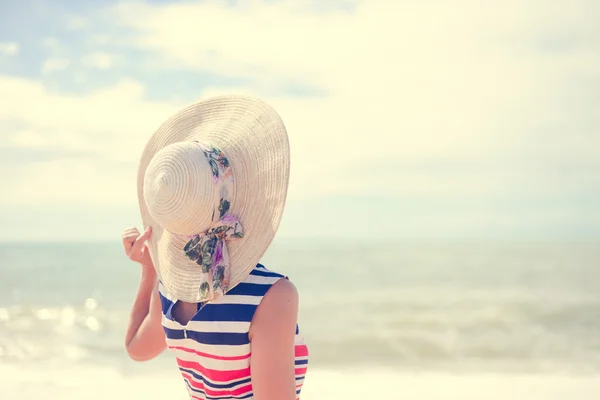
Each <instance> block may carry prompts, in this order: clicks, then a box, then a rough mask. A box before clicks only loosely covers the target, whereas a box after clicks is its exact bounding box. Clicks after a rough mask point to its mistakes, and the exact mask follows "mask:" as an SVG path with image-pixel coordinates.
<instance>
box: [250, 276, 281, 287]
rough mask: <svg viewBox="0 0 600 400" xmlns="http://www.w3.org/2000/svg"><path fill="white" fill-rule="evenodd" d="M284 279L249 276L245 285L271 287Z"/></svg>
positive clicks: (279, 277)
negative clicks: (253, 284)
mask: <svg viewBox="0 0 600 400" xmlns="http://www.w3.org/2000/svg"><path fill="white" fill-rule="evenodd" d="M280 279H283V277H282V276H258V275H248V278H247V279H246V280H244V283H255V284H259V285H270V284H273V283H275V282H277V281H278V280H280Z"/></svg>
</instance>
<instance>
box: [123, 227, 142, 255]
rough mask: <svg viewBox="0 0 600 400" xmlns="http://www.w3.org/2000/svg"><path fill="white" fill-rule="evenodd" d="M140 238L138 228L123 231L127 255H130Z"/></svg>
mask: <svg viewBox="0 0 600 400" xmlns="http://www.w3.org/2000/svg"><path fill="white" fill-rule="evenodd" d="M138 236H140V232H139V231H138V230H137V228H129V229H125V230H124V231H123V234H122V235H121V237H122V239H123V247H124V248H125V253H127V254H129V252H130V251H131V248H132V247H133V243H134V242H135V239H137V238H138Z"/></svg>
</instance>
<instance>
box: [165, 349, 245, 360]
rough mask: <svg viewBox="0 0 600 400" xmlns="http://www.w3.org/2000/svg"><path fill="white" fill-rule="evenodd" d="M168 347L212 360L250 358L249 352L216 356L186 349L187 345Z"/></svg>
mask: <svg viewBox="0 0 600 400" xmlns="http://www.w3.org/2000/svg"><path fill="white" fill-rule="evenodd" d="M169 349H171V350H181V351H185V352H186V353H194V354H197V355H199V356H201V357H206V358H212V359H213V360H230V361H235V360H244V359H246V358H250V353H248V354H244V355H242V356H217V355H215V354H208V353H202V352H200V351H196V350H193V349H188V348H187V347H180V346H169Z"/></svg>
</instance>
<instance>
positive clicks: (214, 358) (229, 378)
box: [159, 264, 308, 400]
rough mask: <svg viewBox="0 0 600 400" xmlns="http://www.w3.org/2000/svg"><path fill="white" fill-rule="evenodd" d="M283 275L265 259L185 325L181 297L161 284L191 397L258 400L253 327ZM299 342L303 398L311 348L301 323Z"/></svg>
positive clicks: (167, 323) (170, 335)
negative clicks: (178, 316)
mask: <svg viewBox="0 0 600 400" xmlns="http://www.w3.org/2000/svg"><path fill="white" fill-rule="evenodd" d="M282 278H285V277H284V276H283V275H280V274H278V273H275V272H272V271H269V270H267V269H266V268H265V267H263V266H262V265H260V264H259V265H257V266H256V267H255V268H254V270H252V272H251V273H250V275H249V276H248V277H247V278H246V279H245V280H244V281H243V282H242V283H240V284H238V285H237V286H235V287H234V288H233V289H231V290H230V291H229V292H227V294H225V296H223V297H221V298H219V299H218V300H216V301H213V302H210V303H208V304H206V305H205V306H204V307H202V308H201V309H200V311H198V313H197V314H196V315H194V316H193V317H192V319H191V320H190V321H189V322H188V323H187V325H185V326H182V325H181V324H179V323H178V322H177V321H175V320H174V319H173V316H172V309H173V305H174V304H175V302H174V300H173V299H172V298H171V297H170V296H169V294H168V293H166V291H165V288H164V287H163V286H162V284H159V292H160V298H161V302H162V313H163V317H162V321H163V327H164V330H165V334H166V337H167V346H168V347H169V348H170V349H171V350H172V351H174V352H175V356H176V358H177V364H178V365H179V370H180V371H181V375H182V376H183V380H184V381H185V384H186V387H187V389H188V392H189V394H190V398H191V399H194V400H205V399H207V400H213V399H214V400H216V399H219V400H227V399H253V392H252V383H251V379H250V352H251V348H250V339H249V336H248V331H249V330H250V323H251V321H252V317H253V316H254V312H255V311H256V308H257V306H258V305H259V304H260V302H261V300H262V298H263V296H264V295H265V294H266V293H267V290H269V288H270V287H271V286H272V285H273V284H274V283H275V282H277V281H278V280H280V279H282ZM295 346H296V349H295V351H296V398H297V399H299V398H300V390H301V389H302V384H303V382H304V375H305V374H306V368H307V364H308V349H307V347H306V344H305V343H304V340H303V338H302V336H301V335H300V331H299V329H298V326H296V345H295Z"/></svg>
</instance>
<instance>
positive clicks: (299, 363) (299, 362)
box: [296, 360, 308, 365]
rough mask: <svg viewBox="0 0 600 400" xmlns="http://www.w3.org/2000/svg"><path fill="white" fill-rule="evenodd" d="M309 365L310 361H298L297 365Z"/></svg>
mask: <svg viewBox="0 0 600 400" xmlns="http://www.w3.org/2000/svg"><path fill="white" fill-rule="evenodd" d="M306 364H308V360H296V365H306Z"/></svg>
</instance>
